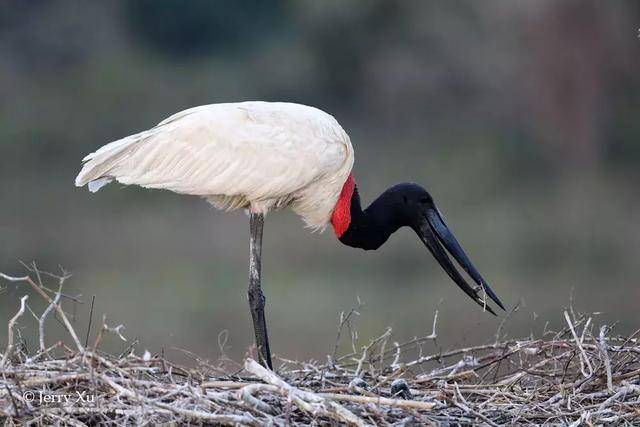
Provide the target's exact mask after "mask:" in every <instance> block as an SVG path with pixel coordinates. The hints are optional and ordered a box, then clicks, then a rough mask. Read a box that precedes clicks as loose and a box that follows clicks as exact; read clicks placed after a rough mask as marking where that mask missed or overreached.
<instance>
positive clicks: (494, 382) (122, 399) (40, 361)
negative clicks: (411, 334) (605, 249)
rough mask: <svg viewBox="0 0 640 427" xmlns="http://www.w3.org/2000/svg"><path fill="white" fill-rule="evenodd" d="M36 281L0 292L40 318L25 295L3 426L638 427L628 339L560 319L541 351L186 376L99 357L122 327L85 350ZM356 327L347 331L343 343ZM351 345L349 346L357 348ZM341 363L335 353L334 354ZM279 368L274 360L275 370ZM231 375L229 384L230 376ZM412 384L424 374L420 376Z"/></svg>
mask: <svg viewBox="0 0 640 427" xmlns="http://www.w3.org/2000/svg"><path fill="white" fill-rule="evenodd" d="M42 277H43V275H42V274H39V272H37V270H35V268H32V271H30V275H28V276H24V277H12V276H7V275H4V274H1V275H0V279H4V281H8V282H11V283H14V284H15V285H16V286H21V285H25V284H26V285H27V286H28V287H29V288H31V290H32V294H35V295H37V296H39V297H41V298H43V299H44V301H45V303H46V304H47V307H46V310H45V311H44V312H43V314H42V315H37V314H35V313H33V311H32V310H31V308H30V307H29V305H28V304H27V303H28V301H29V300H28V299H27V297H26V295H25V296H24V297H22V298H21V299H20V300H19V301H18V310H17V311H16V314H15V315H14V316H12V317H11V318H10V320H9V324H8V331H7V332H8V335H7V344H6V347H5V349H4V351H3V352H2V358H1V359H0V416H2V417H6V420H7V422H9V423H16V424H17V423H22V422H25V423H26V422H29V421H34V422H38V423H40V424H69V425H76V426H81V425H86V424H96V423H100V422H112V423H116V424H130V423H136V424H137V423H162V422H175V423H185V422H191V423H203V424H227V425H264V424H273V425H287V424H288V425H291V424H294V425H295V424H301V425H302V424H309V423H314V422H315V423H318V424H319V423H331V422H333V423H344V424H351V425H376V424H381V425H385V424H398V423H399V424H411V423H418V424H437V423H462V424H485V425H502V424H509V425H512V424H522V425H528V424H544V423H548V424H567V425H580V424H589V423H594V424H595V423H618V424H625V423H628V424H633V423H637V422H638V420H640V410H639V409H638V408H640V402H639V396H640V382H639V380H640V345H639V343H638V340H637V339H636V337H635V335H636V334H632V335H631V336H629V337H610V336H608V333H609V330H608V328H607V327H606V326H601V327H600V328H595V327H594V326H593V321H592V318H591V317H589V316H584V315H577V314H574V313H573V312H572V311H567V312H565V313H564V315H565V322H566V325H565V327H564V329H563V330H561V331H559V332H556V333H552V334H545V337H544V338H541V339H534V338H526V339H522V340H509V339H504V338H501V337H500V334H498V336H497V338H496V339H495V341H494V342H492V343H488V344H485V345H480V346H474V347H467V348H459V349H452V350H450V351H439V352H437V353H435V354H431V355H425V354H422V352H418V353H416V352H415V351H413V350H415V349H417V348H421V347H422V344H424V343H426V342H430V341H432V340H435V339H436V337H437V334H436V319H434V327H433V333H432V334H431V335H429V336H427V337H423V338H417V339H414V340H411V341H409V342H405V343H394V342H393V340H392V334H391V331H390V330H388V331H386V332H385V333H384V334H383V335H381V336H380V337H378V338H376V339H374V340H372V341H371V342H370V343H369V344H368V345H366V346H364V347H361V348H358V345H357V341H355V339H354V340H353V344H352V351H351V352H350V353H349V354H346V355H343V356H340V357H337V356H336V355H335V352H334V355H332V356H330V357H329V358H328V361H327V362H326V363H324V364H320V363H311V362H305V363H300V362H294V361H290V360H285V359H282V358H280V359H279V361H280V366H279V367H278V368H277V369H276V371H275V372H274V371H271V370H268V369H265V368H263V367H262V366H260V365H259V364H258V363H257V362H255V361H254V360H252V359H247V360H245V361H244V364H243V365H242V366H237V369H233V370H232V369H230V368H231V366H230V365H229V363H231V362H230V361H229V360H228V359H222V360H221V361H220V363H218V364H216V365H212V364H210V363H208V362H203V361H201V360H198V364H197V366H196V367H194V368H186V367H182V366H178V365H176V364H173V363H171V362H170V361H169V360H167V359H165V358H164V357H162V356H161V355H156V356H152V355H151V354H150V353H148V352H145V353H144V354H143V355H142V356H138V355H136V354H135V352H134V346H129V348H127V350H126V351H124V352H123V354H121V355H119V356H116V355H110V354H107V353H105V352H103V351H101V350H100V343H101V341H102V338H103V336H104V335H105V334H109V333H113V334H117V335H119V336H120V337H121V338H122V339H124V337H123V336H122V335H121V329H122V327H121V326H119V327H116V328H112V327H110V326H107V324H106V323H105V321H104V319H103V322H102V325H101V327H100V328H99V329H98V331H97V334H96V337H95V339H94V340H93V342H92V343H89V340H88V337H89V334H87V339H85V342H84V343H82V342H81V341H80V339H79V337H78V334H77V333H76V332H75V331H74V329H73V325H72V323H71V322H70V321H69V318H68V317H69V316H68V315H67V314H66V313H65V311H64V310H63V308H62V301H66V300H68V299H69V298H70V297H68V296H65V295H64V294H63V293H62V285H63V284H64V282H65V280H66V279H67V276H65V275H62V276H53V277H52V276H47V277H51V279H52V280H55V281H56V283H57V284H58V286H57V289H49V288H47V287H46V286H45V285H44V284H43V283H42V280H41V278H42ZM29 313H31V314H33V315H34V317H35V318H36V319H37V324H38V332H39V334H38V338H39V339H38V341H39V342H38V344H39V345H38V351H36V352H33V353H31V352H29V351H28V349H27V347H26V346H25V345H23V344H22V343H20V342H19V341H20V340H16V339H15V335H16V334H15V333H16V331H19V330H18V329H17V328H16V326H17V325H18V322H22V321H23V320H26V319H27V316H28V315H29ZM51 313H55V314H56V315H57V317H58V318H59V320H60V321H61V323H62V325H63V326H64V327H65V329H66V331H67V333H68V335H69V340H68V341H69V345H67V344H65V343H63V342H58V343H54V344H53V345H50V346H48V347H47V345H46V344H47V343H46V336H45V335H44V333H45V327H44V326H45V321H46V319H47V318H48V315H49V314H51ZM351 317H352V313H349V314H347V315H346V316H343V317H342V322H341V327H340V332H342V328H343V327H347V326H349V325H348V322H349V319H350V318H351ZM352 338H354V335H353V334H352ZM336 349H337V347H336ZM277 360H278V359H277ZM228 372H235V373H233V374H228ZM417 372H420V373H419V374H418V373H417Z"/></svg>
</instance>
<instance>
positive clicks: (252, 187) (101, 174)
mask: <svg viewBox="0 0 640 427" xmlns="http://www.w3.org/2000/svg"><path fill="white" fill-rule="evenodd" d="M352 152H353V150H352V148H351V144H350V142H349V138H348V136H347V135H346V133H345V132H344V131H343V130H342V128H341V127H340V125H339V124H338V123H337V121H336V120H335V119H334V118H333V117H332V116H330V115H328V114H326V113H324V112H322V111H320V110H318V109H315V108H312V107H306V106H302V105H298V104H288V103H265V102H245V103H236V104H212V105H206V106H201V107H196V108H192V109H189V110H185V111H182V112H180V113H177V114H175V115H173V116H171V117H169V118H167V119H166V120H164V121H162V122H161V123H159V124H158V125H157V126H156V127H154V128H152V129H150V130H148V131H144V132H141V133H138V134H136V135H132V136H129V137H126V138H123V139H121V140H118V141H115V142H112V143H110V144H107V145H105V146H104V147H102V148H100V149H99V150H97V151H96V152H94V153H92V154H90V155H88V156H87V157H85V159H84V161H85V164H84V166H83V168H82V170H81V171H80V174H79V175H78V177H77V178H76V185H78V186H82V185H84V184H87V183H90V189H91V183H93V187H94V188H93V189H94V190H96V189H97V188H99V187H100V186H101V185H104V184H105V183H107V182H109V181H110V180H112V179H115V180H117V181H118V182H121V183H123V184H136V185H140V186H143V187H148V188H160V189H167V190H172V191H174V192H178V193H185V194H194V195H200V196H212V195H223V196H243V197H244V198H246V199H247V200H266V199H273V198H277V197H284V196H290V195H292V194H293V193H295V192H296V191H298V190H300V189H302V188H304V187H306V186H308V185H310V184H312V183H314V182H316V181H317V180H319V179H321V178H323V177H324V176H330V175H331V174H332V173H333V174H335V173H336V172H337V171H341V169H344V167H345V164H348V168H349V169H350V168H351V164H352V162H353V155H352ZM347 174H348V171H347ZM345 179H346V175H345ZM96 187H97V188H96Z"/></svg>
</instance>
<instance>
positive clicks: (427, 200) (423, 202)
mask: <svg viewBox="0 0 640 427" xmlns="http://www.w3.org/2000/svg"><path fill="white" fill-rule="evenodd" d="M420 203H422V204H423V205H426V204H427V203H429V198H428V197H423V198H422V199H420Z"/></svg>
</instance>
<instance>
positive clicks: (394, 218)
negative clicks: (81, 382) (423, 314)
mask: <svg viewBox="0 0 640 427" xmlns="http://www.w3.org/2000/svg"><path fill="white" fill-rule="evenodd" d="M350 193H351V194H348V196H349V197H348V200H343V199H342V198H341V201H339V205H338V208H339V207H340V203H343V204H344V206H343V211H345V213H347V212H348V215H346V216H348V218H347V222H346V229H345V230H344V231H342V232H341V233H340V234H338V233H336V234H338V238H339V239H340V241H341V242H342V243H344V244H345V245H348V246H352V247H356V248H362V249H365V250H375V249H378V248H379V247H380V246H382V244H384V243H385V242H386V241H387V239H388V238H389V236H390V235H391V234H393V233H394V232H395V231H396V230H398V229H399V228H401V227H405V226H406V227H411V228H412V229H413V230H414V231H415V233H416V234H417V235H418V237H419V238H420V240H422V242H423V243H424V245H425V246H426V247H427V249H429V251H430V252H431V254H432V255H433V257H434V258H435V259H436V260H437V261H438V263H439V264H440V266H441V267H442V268H443V269H444V270H445V271H446V273H447V274H448V275H449V277H451V279H452V280H453V281H454V282H455V283H456V284H457V285H458V286H459V287H460V288H461V289H462V290H463V291H464V292H465V293H466V294H467V295H469V296H470V297H471V298H472V299H473V300H474V301H476V302H477V303H478V304H480V305H481V306H482V307H484V308H485V309H486V310H487V311H489V312H491V313H493V310H492V309H491V307H489V306H488V305H487V304H486V298H485V296H488V297H489V298H491V299H492V300H493V301H494V302H495V303H496V304H498V306H499V307H500V308H502V309H504V306H503V305H502V303H501V302H500V300H499V299H498V297H497V296H496V295H495V293H494V292H493V291H492V290H491V288H490V287H489V285H488V284H487V282H486V281H485V280H484V279H483V278H482V276H481V275H480V273H479V272H478V270H477V269H476V268H475V266H474V265H473V264H472V263H471V260H469V258H468V257H467V255H466V253H465V252H464V250H463V249H462V247H461V246H460V243H458V240H457V239H456V238H455V236H454V235H453V233H452V232H451V230H450V229H449V227H448V226H447V224H446V222H445V220H444V218H443V216H442V214H441V213H440V211H439V210H438V208H437V207H436V204H435V202H434V201H433V197H431V195H430V194H429V193H428V192H427V190H425V189H424V188H423V187H421V186H420V185H418V184H412V183H403V184H397V185H394V186H393V187H391V188H389V189H387V190H386V191H385V192H384V193H382V194H381V195H380V197H378V198H377V199H376V200H375V201H374V202H373V203H371V205H370V206H369V207H368V208H367V209H365V210H364V211H363V210H362V209H361V207H360V197H359V195H358V190H357V188H355V185H354V184H353V188H352V190H351V191H350ZM343 194H344V192H343ZM347 203H348V204H349V206H348V211H347V210H346V208H347V206H346V204H347ZM336 212H338V209H337V210H336ZM334 215H335V213H334ZM343 222H344V221H343ZM334 226H335V223H334ZM336 230H337V229H336ZM447 252H448V253H449V254H450V255H451V256H452V257H453V258H454V259H455V260H456V261H457V263H458V264H459V265H460V266H461V267H462V268H463V269H464V270H465V271H466V272H467V274H468V275H469V277H471V279H473V281H474V282H475V283H476V284H477V286H478V287H477V288H474V287H472V286H470V285H469V284H468V283H467V282H466V280H465V279H464V278H463V277H462V275H461V274H460V272H459V271H458V270H457V268H456V267H455V266H454V265H453V263H452V261H451V259H450V258H449V255H447ZM494 314H495V313H494Z"/></svg>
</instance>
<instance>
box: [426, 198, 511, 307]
mask: <svg viewBox="0 0 640 427" xmlns="http://www.w3.org/2000/svg"><path fill="white" fill-rule="evenodd" d="M414 230H415V231H416V233H417V234H418V236H419V237H420V240H422V242H423V243H424V244H425V246H426V247H427V248H428V249H429V251H430V252H431V254H432V255H433V256H434V257H435V259H436V260H437V261H438V263H439V264H440V266H441V267H442V268H443V269H444V270H445V271H446V272H447V274H448V275H449V277H451V279H452V280H453V281H454V282H456V284H457V285H458V286H459V287H460V288H461V289H462V290H463V291H464V292H465V293H466V294H467V295H469V297H471V299H472V300H474V301H475V302H476V303H478V304H479V305H480V306H481V307H482V308H483V309H485V310H487V311H488V312H489V313H491V314H493V315H495V312H494V311H493V310H492V309H491V307H489V305H488V304H487V301H486V299H485V295H488V296H489V298H491V299H492V300H493V302H495V303H496V304H498V306H499V307H500V308H501V309H503V310H505V308H504V305H502V302H500V299H499V298H498V297H497V296H496V294H495V293H494V292H493V291H492V290H491V288H490V287H489V284H488V283H487V282H486V281H485V280H484V279H483V278H482V276H481V275H480V273H479V272H478V270H477V269H476V268H475V267H474V265H473V264H472V263H471V260H469V257H467V254H466V253H465V252H464V250H463V249H462V246H460V243H458V240H457V239H456V238H455V236H454V235H453V233H452V232H451V230H449V227H447V224H446V223H445V222H444V219H443V218H442V215H441V214H440V212H439V211H438V209H437V208H436V207H435V206H433V207H430V208H428V209H427V211H426V214H425V215H424V218H422V219H421V220H420V221H419V223H418V224H416V227H415V228H414ZM443 245H444V247H443ZM444 248H446V249H447V251H449V253H450V254H451V255H452V256H453V258H455V260H456V261H457V262H458V264H459V265H460V266H461V267H462V268H463V269H464V271H466V272H467V274H468V275H469V277H471V278H472V279H473V281H474V282H476V283H477V284H478V288H474V287H472V286H470V285H469V284H468V283H467V281H466V280H465V279H464V278H463V277H462V276H461V275H460V272H458V270H457V269H456V267H455V266H454V265H453V263H452V262H451V259H450V258H449V256H448V255H447V253H446V252H445V250H444Z"/></svg>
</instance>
